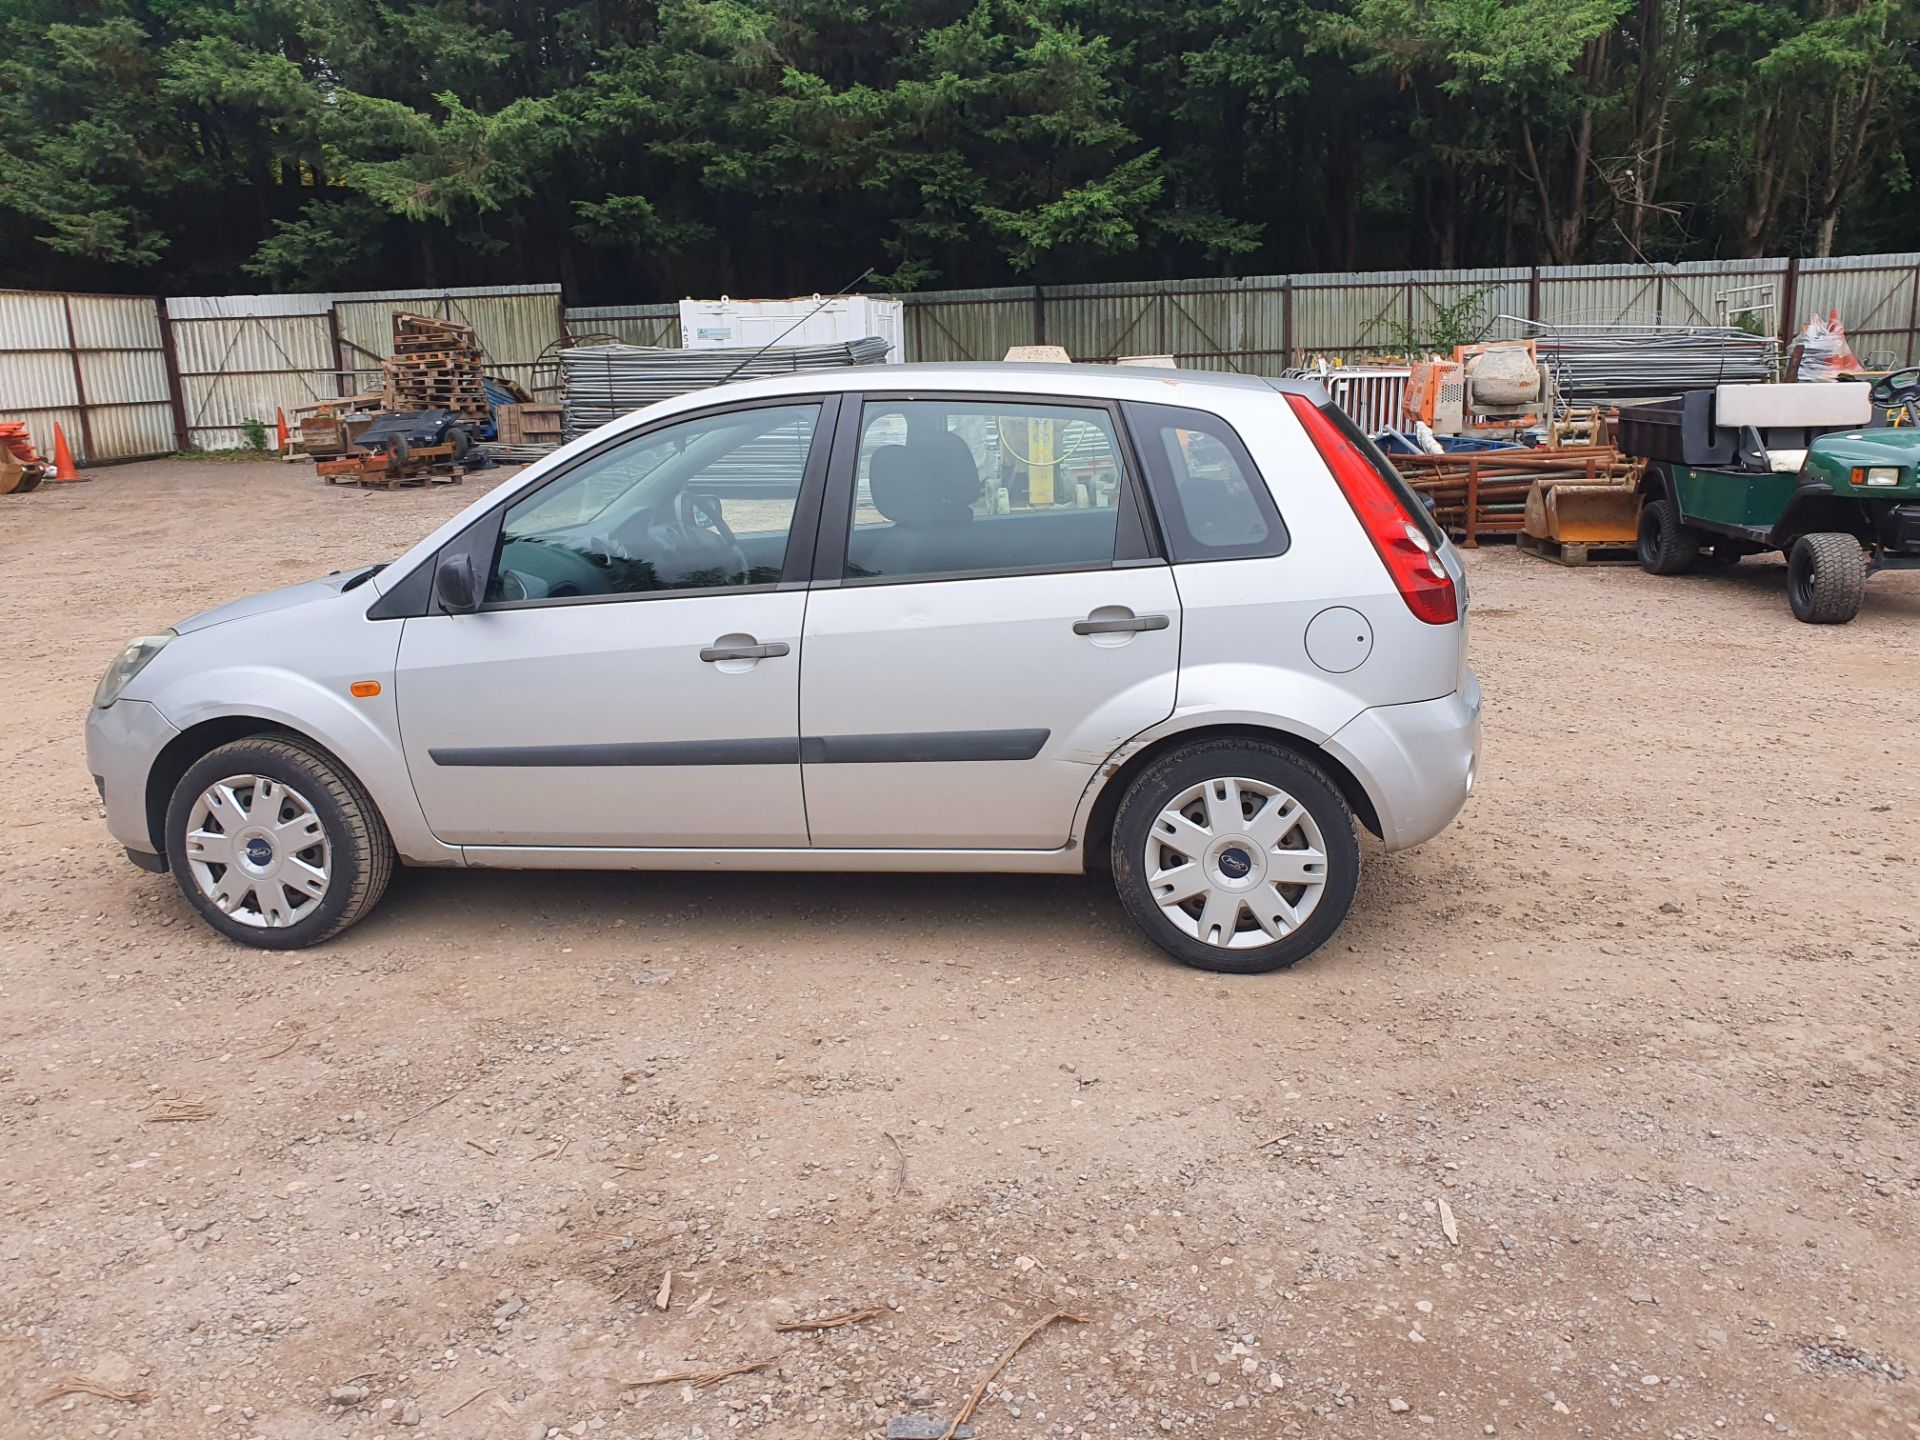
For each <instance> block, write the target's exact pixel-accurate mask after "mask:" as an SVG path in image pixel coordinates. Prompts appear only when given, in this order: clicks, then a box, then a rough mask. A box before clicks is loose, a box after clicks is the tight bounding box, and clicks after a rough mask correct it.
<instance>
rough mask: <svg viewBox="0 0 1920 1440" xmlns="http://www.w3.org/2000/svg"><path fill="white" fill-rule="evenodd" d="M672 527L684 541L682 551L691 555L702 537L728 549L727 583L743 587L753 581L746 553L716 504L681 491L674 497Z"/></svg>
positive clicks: (686, 491)
mask: <svg viewBox="0 0 1920 1440" xmlns="http://www.w3.org/2000/svg"><path fill="white" fill-rule="evenodd" d="M673 528H674V529H676V530H678V531H679V532H680V533H681V535H682V536H683V537H684V538H685V540H686V545H685V549H686V551H687V552H688V553H694V552H695V551H697V549H698V548H699V545H700V542H699V540H698V539H697V538H696V537H697V536H699V535H702V534H708V535H714V536H718V537H719V539H720V540H721V541H722V542H723V543H724V544H725V545H726V547H727V559H728V560H729V561H731V562H732V565H733V573H732V575H731V576H730V577H729V579H728V581H727V583H728V584H730V585H744V584H746V583H747V581H748V580H749V579H751V578H752V569H751V567H750V566H749V565H748V564H747V552H746V551H744V550H742V549H741V548H740V541H739V540H738V539H737V538H736V537H735V535H734V533H733V528H732V527H731V526H729V525H728V524H727V521H726V517H725V516H723V515H722V514H721V513H720V505H719V502H718V501H715V500H708V501H706V502H705V503H702V501H701V500H700V499H699V498H698V497H696V496H695V495H694V494H693V493H692V492H691V491H688V490H682V491H681V492H680V493H679V494H678V495H675V496H674V497H673Z"/></svg>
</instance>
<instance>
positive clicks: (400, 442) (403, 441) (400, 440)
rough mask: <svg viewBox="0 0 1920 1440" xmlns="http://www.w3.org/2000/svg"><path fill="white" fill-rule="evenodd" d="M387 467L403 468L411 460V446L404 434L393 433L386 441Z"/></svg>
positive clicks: (392, 468)
mask: <svg viewBox="0 0 1920 1440" xmlns="http://www.w3.org/2000/svg"><path fill="white" fill-rule="evenodd" d="M386 443H387V469H388V470H389V471H397V470H404V469H406V468H407V466H408V464H409V463H410V462H411V461H412V460H413V447H412V446H411V445H409V444H408V443H407V437H406V436H404V435H395V436H393V437H391V438H390V439H389V440H388V441H387V442H386Z"/></svg>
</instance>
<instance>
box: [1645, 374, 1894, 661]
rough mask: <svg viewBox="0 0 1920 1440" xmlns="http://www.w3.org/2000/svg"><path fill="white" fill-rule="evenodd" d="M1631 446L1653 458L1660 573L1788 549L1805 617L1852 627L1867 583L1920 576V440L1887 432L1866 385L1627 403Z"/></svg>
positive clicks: (1648, 518)
mask: <svg viewBox="0 0 1920 1440" xmlns="http://www.w3.org/2000/svg"><path fill="white" fill-rule="evenodd" d="M1620 448H1621V449H1622V450H1623V451H1625V452H1626V453H1627V454H1629V455H1640V456H1645V457H1646V458H1647V459H1648V461H1649V462H1650V463H1649V464H1648V465H1647V468H1646V473H1645V475H1644V476H1643V477H1642V480H1641V485H1640V488H1641V494H1642V495H1643V496H1644V497H1645V503H1644V505H1643V506H1642V508H1641V511H1640V530H1639V554H1640V564H1641V567H1642V568H1643V569H1645V570H1646V571H1647V572H1648V573H1649V574H1653V575H1678V574H1680V573H1682V572H1683V571H1686V570H1690V569H1693V568H1694V567H1695V566H1697V565H1701V564H1712V565H1717V566H1727V565H1734V564H1737V563H1739V561H1740V560H1741V559H1742V558H1743V557H1744V556H1747V555H1757V554H1760V553H1762V552H1764V551H1769V550H1772V551H1781V552H1784V553H1785V554H1786V556H1787V603H1788V604H1789V605H1791V606H1792V607H1793V613H1794V616H1795V618H1796V619H1799V620H1804V621H1805V622H1807V623H1808V624H1810V625H1843V624H1845V623H1846V622H1847V621H1849V620H1851V619H1853V617H1854V616H1855V615H1857V614H1859V613H1860V603H1861V601H1862V600H1863V599H1864V598H1865V592H1866V584H1867V577H1868V576H1869V575H1872V574H1875V573H1877V572H1878V571H1881V570H1911V569H1920V430H1915V429H1913V428H1910V427H1899V428H1895V427H1889V426H1887V425H1886V424H1885V423H1884V417H1883V416H1880V415H1878V414H1877V413H1876V410H1875V407H1874V405H1873V403H1872V397H1871V395H1870V393H1869V388H1868V387H1867V386H1866V385H1861V384H1849V383H1834V384H1810V385H1720V386H1716V387H1715V388H1714V389H1712V390H1696V391H1691V392H1689V393H1688V394H1686V395H1683V396H1681V397H1680V398H1679V399H1678V400H1674V401H1669V402H1667V403H1665V404H1662V405H1640V406H1630V407H1626V408H1623V409H1622V410H1621V412H1620Z"/></svg>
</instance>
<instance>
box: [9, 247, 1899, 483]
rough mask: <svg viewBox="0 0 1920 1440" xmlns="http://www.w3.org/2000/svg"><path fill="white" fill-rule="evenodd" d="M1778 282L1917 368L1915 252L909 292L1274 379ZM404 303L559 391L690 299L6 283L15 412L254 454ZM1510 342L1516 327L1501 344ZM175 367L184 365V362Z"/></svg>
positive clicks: (75, 434) (40, 436)
mask: <svg viewBox="0 0 1920 1440" xmlns="http://www.w3.org/2000/svg"><path fill="white" fill-rule="evenodd" d="M1743 286H1762V287H1768V288H1769V289H1770V291H1771V295H1772V298H1773V302H1774V308H1773V310H1772V312H1771V319H1770V328H1772V329H1774V330H1776V331H1779V332H1781V333H1782V338H1783V339H1786V338H1791V336H1792V334H1793V333H1794V332H1796V331H1797V330H1798V328H1799V327H1800V325H1802V324H1804V323H1805V321H1806V319H1807V317H1808V316H1809V315H1812V314H1815V313H1819V314H1825V313H1826V312H1827V311H1828V310H1832V309H1838V310H1839V312H1840V315H1841V318H1842V319H1843V320H1844V321H1845V322H1846V324H1847V329H1848V333H1849V335H1850V336H1851V338H1852V341H1853V346H1854V351H1855V353H1856V354H1857V355H1858V356H1859V357H1860V359H1861V361H1862V362H1863V363H1864V364H1866V365H1867V366H1869V367H1870V368H1892V367H1896V366H1903V365H1911V364H1914V363H1915V362H1916V361H1920V253H1904V254H1896V255H1852V256H1842V257H1838V258H1834V259H1827V260H1780V259H1758V260H1731V261H1726V262H1715V261H1693V262H1689V263H1686V264H1679V265H1639V264H1629V265H1572V266H1540V267H1511V268H1507V269H1494V270H1394V271H1376V272H1372V273H1367V274H1357V275H1256V276H1249V277H1246V278H1242V279H1220V280H1180V281H1166V282H1152V283H1133V284H1110V285H1050V286H1032V285H1027V286H1010V287H1003V288H999V289H990V290H944V291H924V292H920V293H917V294H910V295H903V296H901V297H900V298H901V299H902V300H904V301H905V302H906V335H905V349H906V354H907V358H908V359H910V360H998V359H999V358H1000V357H1001V356H1002V355H1004V354H1005V353H1006V352H1007V349H1008V347H1010V346H1013V345H1034V344H1049V343H1051V344H1057V345H1064V346H1065V347H1066V348H1067V350H1068V351H1069V353H1071V354H1072V355H1074V356H1075V357H1076V358H1078V359H1082V360H1113V359H1117V358H1119V357H1120V356H1122V355H1129V354H1149V355H1153V354H1170V355H1173V356H1174V357H1175V358H1176V360H1177V361H1178V363H1179V364H1181V365H1183V366H1185V367H1187V368H1189V369H1219V370H1241V371H1246V372H1249V373H1253V374H1265V375H1277V374H1279V373H1280V372H1281V371H1283V370H1285V369H1287V368H1289V367H1290V366H1294V365H1299V364H1303V363H1307V362H1310V361H1311V360H1312V359H1313V358H1314V357H1316V356H1321V355H1324V356H1328V357H1331V358H1340V359H1349V358H1354V357H1358V356H1363V355H1367V354H1373V353H1379V352H1381V351H1383V350H1391V349H1393V348H1395V341H1396V340H1397V339H1399V338H1400V337H1401V336H1402V335H1403V334H1404V332H1406V331H1407V330H1413V331H1416V332H1417V331H1418V330H1420V329H1421V328H1422V327H1423V326H1424V325H1427V324H1429V323H1430V322H1431V321H1432V319H1433V317H1434V315H1435V314H1436V312H1437V311H1438V310H1439V309H1440V308H1442V307H1444V306H1447V305H1450V304H1454V303H1456V302H1458V301H1460V300H1462V299H1465V298H1467V297H1472V298H1473V301H1474V308H1475V309H1476V310H1477V311H1479V312H1480V313H1481V314H1483V315H1487V316H1493V315H1501V314H1506V315H1513V316H1520V317H1524V318H1526V319H1530V320H1536V321H1542V322H1545V323H1548V324H1552V325H1578V324H1695V325H1697V324H1711V323H1715V322H1717V321H1719V320H1720V319H1721V318H1722V317H1721V315H1720V313H1719V311H1720V305H1719V303H1718V302H1719V300H1720V298H1722V297H1724V296H1726V295H1727V293H1728V292H1730V291H1735V290H1738V289H1740V288H1741V287H1743ZM398 310H412V311H420V312H424V313H427V314H435V315H442V316H446V317H447V318H450V319H454V320H461V321H464V322H466V323H468V324H471V325H473V326H474V328H475V330H476V331H477V332H478V334H479V337H480V343H481V345H482V346H483V347H484V348H485V350H486V352H487V357H488V369H489V370H490V371H491V372H492V373H496V374H503V375H507V376H510V377H512V378H513V379H515V380H518V381H519V382H520V383H521V384H522V385H524V386H526V387H527V388H528V389H529V390H531V391H534V392H536V393H540V394H543V395H544V394H550V393H552V387H553V386H554V385H556V384H557V380H558V371H557V366H556V365H555V364H554V363H553V359H552V355H553V351H554V350H555V349H557V348H558V346H559V345H560V343H561V342H562V341H563V340H564V339H565V337H566V336H568V335H578V336H590V335H600V336H612V337H614V338H617V339H619V340H622V341H624V342H626V343H628V344H633V345H658V346H669V347H671V346H677V345H678V344H679V340H680V334H679V328H680V326H679V311H678V307H677V306H674V305H671V304H649V305H615V306H586V307H576V308H573V309H567V310H563V309H562V305H561V299H560V287H559V286H558V285H504V286H487V287H473V288H464V289H437V290H429V289H417V290H390V291H360V292H354V293H351V294H313V295H216V296H198V297H186V298H179V299H169V300H164V301H155V300H153V299H151V298H147V297H140V296H125V295H77V294H76V295H68V294H55V293H47V294H41V293H32V292H27V291H0V418H10V419H24V420H25V421H26V422H27V424H28V427H29V429H30V430H31V431H32V433H33V435H34V439H35V441H36V442H37V443H38V444H39V445H40V446H41V448H42V449H46V448H49V447H51V445H52V441H53V426H54V424H55V423H56V422H58V423H59V424H60V426H61V427H62V429H63V430H64V431H65V432H66V435H67V439H68V442H69V443H70V444H71V445H72V446H73V447H74V449H75V451H76V453H77V454H79V455H80V456H81V457H82V458H83V459H86V460H93V461H99V460H119V459H129V458H133V457H136V456H142V455H152V454H161V453H165V452H166V451H168V450H172V449H175V448H177V447H178V446H179V445H181V444H182V443H190V444H193V445H197V446H203V447H207V448H220V447H226V446H234V445H238V444H240V443H242V441H243V439H244V437H245V433H246V423H247V422H248V421H249V420H254V421H259V422H260V423H261V424H263V425H265V426H268V427H271V426H272V424H273V416H274V411H275V409H276V408H278V409H284V410H287V411H288V412H289V413H291V412H292V411H293V410H294V409H296V408H297V407H299V406H301V405H306V404H311V403H312V402H313V401H314V400H317V399H323V398H327V397H330V396H334V395H339V394H344V393H350V392H351V391H353V390H354V389H356V388H360V387H361V386H366V387H368V388H371V387H372V386H373V385H374V384H375V383H376V382H377V380H378V375H379V361H380V359H381V358H382V357H384V356H385V355H386V354H387V353H388V350H389V349H390V346H391V336H392V327H393V314H394V312H395V311H398ZM1493 333H1494V334H1495V335H1496V336H1499V335H1501V334H1503V333H1505V332H1504V331H1503V330H1502V329H1496V330H1495V331H1494V332H1493ZM174 354H177V357H178V360H177V364H176V363H174V362H173V361H172V360H171V359H170V357H171V356H172V355H174Z"/></svg>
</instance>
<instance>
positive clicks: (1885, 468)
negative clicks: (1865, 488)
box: [1867, 465, 1900, 485]
mask: <svg viewBox="0 0 1920 1440" xmlns="http://www.w3.org/2000/svg"><path fill="white" fill-rule="evenodd" d="M1899 483H1900V467H1899V466H1897V465H1876V466H1874V467H1873V468H1872V469H1871V470H1869V471H1867V484H1869V485H1898V484H1899Z"/></svg>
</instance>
